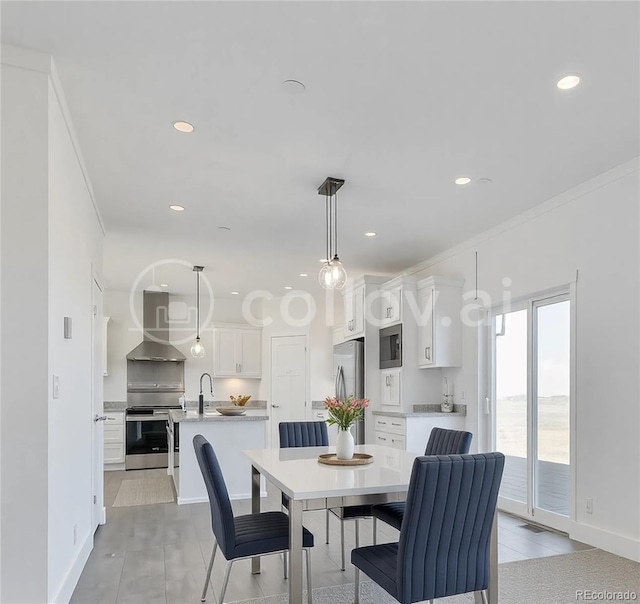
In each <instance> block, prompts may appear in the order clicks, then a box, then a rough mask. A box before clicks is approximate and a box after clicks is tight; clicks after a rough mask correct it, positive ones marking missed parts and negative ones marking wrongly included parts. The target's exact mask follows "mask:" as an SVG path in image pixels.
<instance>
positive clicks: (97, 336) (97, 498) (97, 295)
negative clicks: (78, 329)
mask: <svg viewBox="0 0 640 604" xmlns="http://www.w3.org/2000/svg"><path fill="white" fill-rule="evenodd" d="M91 301H92V304H93V308H92V311H93V322H92V329H91V332H92V340H93V354H92V361H91V375H92V384H93V394H92V408H93V409H92V411H93V412H92V414H91V424H92V430H93V446H92V447H91V450H92V458H93V459H92V460H91V461H92V465H91V467H92V483H93V502H92V508H91V524H92V527H93V530H95V529H96V528H97V527H98V525H99V524H102V523H104V522H105V520H106V519H105V515H104V444H103V439H104V434H103V427H104V422H103V421H94V420H95V418H96V416H97V417H101V416H102V412H103V407H104V405H103V400H102V389H103V379H104V359H103V354H104V353H103V345H102V334H103V315H104V311H103V293H102V288H101V287H100V284H99V283H98V282H97V281H96V279H95V278H93V279H92V292H91Z"/></svg>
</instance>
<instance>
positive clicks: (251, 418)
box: [169, 409, 269, 423]
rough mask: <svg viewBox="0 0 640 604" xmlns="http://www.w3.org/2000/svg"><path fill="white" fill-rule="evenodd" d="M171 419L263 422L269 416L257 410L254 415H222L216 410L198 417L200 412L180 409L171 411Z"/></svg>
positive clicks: (178, 420)
mask: <svg viewBox="0 0 640 604" xmlns="http://www.w3.org/2000/svg"><path fill="white" fill-rule="evenodd" d="M169 417H170V418H171V421H172V422H176V423H179V422H262V421H266V420H268V419H269V416H268V415H264V414H262V413H260V410H255V412H254V413H247V414H246V415H221V414H220V413H218V412H217V411H214V410H205V412H204V414H203V415H198V411H197V410H196V411H192V410H187V411H181V410H180V409H172V410H171V411H169Z"/></svg>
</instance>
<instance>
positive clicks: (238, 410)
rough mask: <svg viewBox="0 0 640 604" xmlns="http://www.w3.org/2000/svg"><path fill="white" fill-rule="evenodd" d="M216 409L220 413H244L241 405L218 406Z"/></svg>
mask: <svg viewBox="0 0 640 604" xmlns="http://www.w3.org/2000/svg"><path fill="white" fill-rule="evenodd" d="M216 411H217V412H218V413H220V414H222V415H244V413H245V409H244V408H243V407H218V408H217V409H216Z"/></svg>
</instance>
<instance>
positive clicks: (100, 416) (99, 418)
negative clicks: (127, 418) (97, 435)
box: [93, 415, 107, 422]
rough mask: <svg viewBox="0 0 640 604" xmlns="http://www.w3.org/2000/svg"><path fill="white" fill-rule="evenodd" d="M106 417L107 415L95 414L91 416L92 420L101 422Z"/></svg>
mask: <svg viewBox="0 0 640 604" xmlns="http://www.w3.org/2000/svg"><path fill="white" fill-rule="evenodd" d="M106 419H107V416H106V415H96V416H95V417H94V418H93V421H94V422H103V421H105V420H106Z"/></svg>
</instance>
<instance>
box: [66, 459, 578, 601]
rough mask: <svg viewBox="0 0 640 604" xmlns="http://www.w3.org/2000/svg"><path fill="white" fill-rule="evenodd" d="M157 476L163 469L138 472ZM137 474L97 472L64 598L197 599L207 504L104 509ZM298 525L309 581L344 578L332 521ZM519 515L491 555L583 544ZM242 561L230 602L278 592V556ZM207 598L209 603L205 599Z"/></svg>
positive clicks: (218, 572) (318, 583)
mask: <svg viewBox="0 0 640 604" xmlns="http://www.w3.org/2000/svg"><path fill="white" fill-rule="evenodd" d="M141 472H144V473H145V474H146V475H148V474H149V473H154V472H156V473H160V474H164V473H165V470H143V471H141ZM136 474H139V472H124V471H123V472H107V473H105V505H106V506H107V523H106V524H105V525H104V526H101V527H99V528H98V530H97V532H96V535H95V545H94V550H93V552H92V553H91V556H90V558H89V560H88V562H87V565H86V567H85V569H84V571H83V573H82V576H81V577H80V581H79V582H78V585H77V587H76V590H75V592H74V594H73V597H72V599H71V602H72V604H188V603H191V602H194V603H197V602H200V593H201V590H202V585H203V583H204V579H205V575H206V564H207V562H208V560H209V557H210V555H211V548H212V546H213V540H212V536H211V524H210V515H209V505H208V504H204V503H203V504H192V505H184V506H178V505H176V504H175V503H173V504H171V503H169V504H156V505H148V506H135V507H124V508H114V507H111V506H112V503H113V500H114V499H115V496H116V493H117V492H118V488H119V486H120V482H121V481H122V479H123V478H124V477H125V476H126V477H127V478H133V477H135V475H136ZM233 508H234V512H235V514H247V513H249V512H250V502H249V501H248V500H243V501H234V502H233ZM279 508H280V493H279V492H278V491H276V490H275V489H271V490H269V495H268V497H267V498H266V499H264V500H263V503H262V509H263V511H264V510H269V509H274V510H277V509H279ZM304 523H305V526H306V527H307V528H308V529H310V530H311V531H312V532H313V533H314V534H315V536H316V546H315V547H314V548H313V552H312V562H311V564H312V569H313V586H314V587H323V586H330V585H339V584H341V583H351V582H353V580H354V577H353V568H352V567H351V566H350V565H349V564H347V570H346V571H345V572H342V571H340V523H339V521H338V520H337V519H336V518H335V517H332V518H331V525H330V528H331V537H330V543H329V544H328V545H326V544H325V543H324V530H325V513H324V511H317V512H305V514H304ZM523 524H525V523H524V522H523V521H522V520H520V519H518V518H514V517H511V516H508V515H506V514H501V515H500V517H499V559H500V562H512V561H515V560H523V559H526V558H537V557H542V556H553V555H556V554H562V553H569V552H573V551H577V550H581V549H590V546H587V545H584V544H582V543H578V542H576V541H572V540H570V539H568V538H567V537H566V536H563V535H559V534H557V533H552V532H547V531H545V532H541V533H534V532H532V531H530V530H527V529H525V528H522V525H523ZM378 527H379V542H382V541H383V539H387V540H389V541H391V540H397V532H396V531H395V530H394V529H391V528H390V527H388V526H386V525H384V524H382V523H379V524H378ZM371 531H372V527H371V521H370V520H364V521H361V527H360V538H361V544H362V545H368V544H370V543H371V542H372V541H371V537H372V535H371ZM345 539H346V548H347V554H346V555H347V560H348V559H349V551H350V549H351V548H352V547H354V545H355V544H354V541H355V533H354V523H353V522H347V523H346V525H345ZM249 564H250V562H249V561H239V562H236V563H235V564H234V567H233V571H232V574H231V580H230V582H229V589H228V591H227V598H226V599H227V600H228V601H231V602H232V601H236V600H244V599H247V598H253V597H258V596H262V595H272V594H278V593H285V592H286V591H287V583H286V581H285V580H284V579H283V576H282V558H281V557H280V556H277V555H276V556H269V557H267V558H264V559H263V563H262V573H261V574H260V575H252V574H251V572H250V568H249ZM224 566H225V563H224V559H223V558H222V556H221V555H220V554H218V556H217V557H216V562H215V564H214V570H213V574H212V583H213V585H214V587H215V590H216V593H219V589H220V585H221V583H222V575H223V572H224ZM207 599H208V601H209V602H215V601H216V600H215V599H214V598H213V597H212V596H211V592H209V597H208V598H207Z"/></svg>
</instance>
